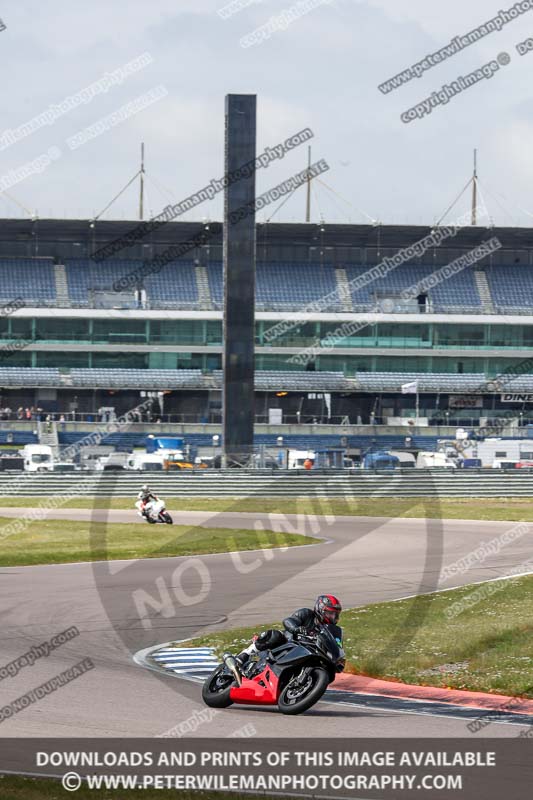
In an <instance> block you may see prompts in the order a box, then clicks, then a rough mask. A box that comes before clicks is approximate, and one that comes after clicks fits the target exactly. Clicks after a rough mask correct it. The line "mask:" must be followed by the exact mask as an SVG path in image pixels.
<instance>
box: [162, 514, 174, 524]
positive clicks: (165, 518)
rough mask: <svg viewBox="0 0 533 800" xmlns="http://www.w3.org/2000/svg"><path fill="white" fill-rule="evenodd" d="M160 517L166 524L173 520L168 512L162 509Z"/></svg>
mask: <svg viewBox="0 0 533 800" xmlns="http://www.w3.org/2000/svg"><path fill="white" fill-rule="evenodd" d="M161 517H162V519H163V522H165V523H166V524H167V525H172V523H173V520H172V517H171V516H170V514H169V513H168V511H164V512H163V513H162V514H161Z"/></svg>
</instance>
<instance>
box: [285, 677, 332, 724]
mask: <svg viewBox="0 0 533 800" xmlns="http://www.w3.org/2000/svg"><path fill="white" fill-rule="evenodd" d="M328 685H329V675H328V673H327V672H326V670H325V669H321V667H314V668H313V669H311V670H310V671H309V672H308V673H307V675H306V678H305V679H304V681H303V682H302V681H301V680H298V676H295V677H294V678H292V679H291V680H290V681H289V683H288V684H287V685H286V686H285V688H284V689H283V691H282V692H281V694H280V697H279V700H278V708H279V710H280V711H281V713H282V714H302V713H303V712H304V711H307V709H308V708H311V706H314V704H315V703H317V702H318V701H319V700H320V698H321V697H322V695H323V694H324V692H325V691H326V689H327V688H328Z"/></svg>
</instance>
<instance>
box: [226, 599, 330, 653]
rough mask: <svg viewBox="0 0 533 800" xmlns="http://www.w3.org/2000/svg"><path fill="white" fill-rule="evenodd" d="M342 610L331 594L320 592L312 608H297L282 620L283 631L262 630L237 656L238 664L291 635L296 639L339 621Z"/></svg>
mask: <svg viewBox="0 0 533 800" xmlns="http://www.w3.org/2000/svg"><path fill="white" fill-rule="evenodd" d="M341 611H342V605H341V602H340V600H339V599H338V598H337V597H335V595H333V594H321V595H319V596H318V597H317V599H316V601H315V605H314V608H299V609H298V610H297V611H295V612H294V613H293V614H291V615H290V617H286V618H285V619H284V620H283V627H284V628H285V631H284V632H282V631H278V630H276V629H270V630H267V631H263V632H262V633H260V634H259V636H257V637H255V638H254V640H253V642H252V644H251V645H249V647H247V648H246V649H245V650H243V651H242V652H241V653H239V655H238V656H237V661H238V663H239V664H240V666H243V665H244V664H246V663H247V661H248V660H249V659H250V657H251V656H253V655H256V654H257V653H259V652H262V651H265V650H272V649H273V648H275V647H281V645H283V644H285V643H286V642H287V640H288V639H290V638H291V637H292V638H293V639H298V637H299V636H313V635H314V634H315V633H317V632H318V630H319V629H320V626H321V625H335V626H337V623H338V621H339V617H340V614H341ZM338 635H339V638H342V631H341V629H340V628H339V629H338Z"/></svg>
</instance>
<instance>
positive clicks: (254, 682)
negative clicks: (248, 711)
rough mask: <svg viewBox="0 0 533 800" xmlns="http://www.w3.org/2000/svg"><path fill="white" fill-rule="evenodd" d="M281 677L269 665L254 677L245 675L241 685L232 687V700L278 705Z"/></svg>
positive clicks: (253, 703) (252, 703)
mask: <svg viewBox="0 0 533 800" xmlns="http://www.w3.org/2000/svg"><path fill="white" fill-rule="evenodd" d="M279 695H280V689H279V678H278V676H277V675H275V674H274V672H273V671H272V667H271V666H269V665H267V666H266V667H265V669H264V670H263V672H261V673H259V675H255V676H254V677H253V678H245V677H244V676H243V678H242V683H241V685H240V686H233V687H232V688H231V689H230V693H229V696H230V700H232V701H233V702H234V703H242V704H246V703H248V704H250V705H270V706H273V705H276V704H277V702H278V700H279Z"/></svg>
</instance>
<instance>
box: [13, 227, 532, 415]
mask: <svg viewBox="0 0 533 800" xmlns="http://www.w3.org/2000/svg"><path fill="white" fill-rule="evenodd" d="M135 225H136V223H135V222H129V223H128V222H98V223H96V224H89V223H88V222H86V221H72V220H65V221H60V220H2V221H0V279H1V280H0V303H1V304H2V306H5V310H4V312H3V313H0V337H1V340H2V345H0V353H1V359H0V387H1V388H2V399H1V405H2V407H4V408H5V407H8V408H9V409H10V410H11V411H12V412H13V413H14V410H15V409H17V408H19V407H20V406H23V407H27V406H29V407H31V406H33V407H35V408H38V407H40V408H42V409H43V410H44V411H47V412H51V413H54V414H64V415H66V418H67V419H74V418H76V415H78V417H79V415H82V417H79V418H89V417H91V418H93V419H95V418H96V415H97V412H98V409H99V408H100V407H115V408H116V410H117V413H122V412H123V411H125V410H128V409H129V408H132V407H133V406H135V405H136V403H138V402H139V397H140V392H147V391H149V392H152V391H153V392H159V393H160V398H163V399H162V400H161V399H160V400H159V401H158V402H159V404H160V407H159V409H157V407H156V415H158V416H159V415H160V418H162V421H169V422H170V421H172V420H174V421H179V420H181V421H184V420H187V421H192V422H193V421H196V422H202V423H206V422H207V423H210V422H212V423H217V422H219V421H220V394H221V384H222V373H221V368H222V311H221V309H222V301H223V274H222V227H221V225H220V224H218V223H210V225H209V240H208V242H207V243H206V244H205V245H202V246H196V247H194V248H191V250H190V252H188V253H187V254H185V255H184V257H183V258H180V259H179V260H174V261H170V262H169V263H167V264H166V265H165V266H164V267H163V268H159V269H157V270H153V271H152V272H150V263H151V260H152V259H154V258H155V257H156V256H157V255H158V254H160V253H162V252H164V251H165V250H166V248H168V247H169V246H170V245H173V244H177V243H180V242H184V241H188V240H190V239H191V238H192V237H193V236H195V235H197V234H198V233H199V232H201V231H202V230H204V226H203V225H202V224H201V223H184V222H179V223H168V224H167V225H165V226H163V227H161V228H159V229H158V230H157V231H153V232H152V233H151V234H150V235H149V237H146V239H147V240H146V241H145V240H142V239H141V240H139V241H138V243H137V244H135V245H131V246H130V247H129V248H125V249H123V250H122V251H121V252H119V253H117V254H116V255H115V256H114V257H112V258H109V259H106V260H104V261H97V260H95V259H94V258H92V257H91V256H92V254H93V253H94V252H95V251H96V250H97V249H98V248H99V247H101V246H103V245H104V244H106V243H107V242H109V241H113V240H115V239H117V238H119V237H121V236H123V235H124V234H126V233H128V232H129V231H131V229H132V228H134V227H135ZM429 232H430V231H429V230H428V229H427V228H423V227H420V228H417V227H397V226H381V225H377V226H354V225H331V226H330V225H326V224H321V225H314V224H308V225H292V224H266V225H258V227H257V257H258V262H257V285H256V368H257V371H256V381H255V383H256V394H257V409H258V417H261V418H262V419H263V420H266V419H267V418H268V416H269V412H270V411H271V410H272V409H276V408H277V409H280V410H281V411H282V414H283V417H282V420H283V421H284V422H285V421H292V422H298V423H300V422H304V421H307V422H316V421H318V422H321V423H324V422H325V421H341V420H344V421H345V424H346V422H348V423H350V424H355V423H356V422H361V423H363V424H368V423H370V422H372V423H375V422H385V421H386V419H387V418H389V417H390V418H395V419H398V418H401V417H406V416H413V412H414V399H413V398H412V397H410V396H409V395H403V394H402V386H404V385H405V384H407V383H416V385H417V388H418V393H419V395H420V396H419V410H420V416H421V417H424V418H426V419H427V420H429V423H430V424H431V420H432V419H435V418H442V416H443V413H444V412H445V411H448V412H449V413H448V415H447V416H448V418H453V419H460V418H461V416H462V415H463V416H465V418H466V417H468V418H469V419H471V421H472V424H473V425H475V424H477V422H479V420H481V419H483V418H487V417H495V416H498V415H500V414H504V413H506V412H507V411H508V410H509V409H516V411H517V414H518V413H519V412H520V413H521V415H522V417H523V418H524V419H527V418H529V416H531V417H533V410H532V413H531V414H530V413H529V405H530V404H529V400H528V398H527V395H528V393H530V392H533V370H532V369H530V368H529V366H528V364H527V359H528V357H529V353H530V351H531V347H532V346H533V314H532V313H531V307H532V304H533V235H531V233H530V232H529V230H525V229H512V228H505V229H504V228H498V229H487V228H482V227H472V228H464V229H462V230H460V231H459V232H458V233H457V235H456V236H455V237H452V238H451V239H449V240H448V241H445V242H443V244H442V245H441V246H440V247H435V248H433V249H432V250H430V251H427V252H426V253H425V254H424V255H423V256H421V257H418V256H414V257H413V258H411V259H410V260H407V259H405V262H404V263H402V264H400V265H399V266H397V267H395V268H394V269H392V270H390V271H389V273H388V274H387V275H386V276H384V277H380V278H378V279H377V280H375V279H372V280H366V279H365V276H366V275H367V274H368V272H369V271H370V270H371V269H372V267H373V266H375V265H376V264H379V263H381V262H382V260H383V259H384V258H392V257H393V256H394V255H395V254H397V253H398V252H399V251H400V250H402V249H404V248H406V247H408V246H410V245H412V244H413V243H415V242H417V241H419V240H421V239H423V238H424V237H425V236H427V235H428V233H429ZM494 236H496V237H497V238H498V239H499V240H500V242H501V244H502V247H501V248H500V249H499V250H497V251H496V252H494V253H493V254H492V255H490V256H488V257H486V258H485V259H484V260H482V261H480V262H478V263H476V264H475V265H474V266H470V267H467V268H466V269H464V270H462V271H459V272H458V273H457V274H454V275H453V276H451V277H450V278H448V279H446V280H443V281H441V282H439V283H436V284H435V285H434V286H432V287H431V288H429V289H427V291H423V292H421V293H420V295H419V296H417V297H414V296H413V297H412V298H411V299H410V300H405V299H404V298H403V297H402V293H405V291H406V290H407V289H410V288H412V287H414V286H418V285H420V284H421V282H422V281H424V280H425V279H427V278H428V277H429V276H430V275H432V274H433V273H434V272H435V271H436V270H438V269H439V268H440V267H442V266H443V265H446V264H448V263H450V262H451V261H453V260H454V259H456V258H457V257H458V256H459V255H461V254H463V253H466V252H468V251H469V250H471V249H472V248H473V247H475V246H477V245H479V244H480V243H482V242H483V241H485V240H487V239H489V238H492V237H494ZM143 265H146V266H147V267H148V269H146V270H145V272H146V273H147V274H146V277H145V278H143V279H142V280H141V279H136V281H134V282H133V283H134V285H132V286H130V288H128V289H125V290H120V291H116V290H115V289H116V284H117V281H120V279H121V278H124V277H125V276H127V275H129V274H136V275H139V274H141V270H140V268H141V267H142V266H143ZM17 298H20V299H21V300H22V302H23V303H24V307H22V308H19V309H18V310H15V311H13V312H12V310H11V309H10V308H9V304H10V303H11V302H12V301H14V300H15V299H17ZM280 322H283V327H282V328H280V329H278V330H276V332H275V334H274V335H273V334H272V330H273V329H275V326H276V325H279V323H280ZM341 326H342V328H341ZM339 329H341V330H342V333H341V334H339ZM312 348H315V349H314V351H313V349H312ZM306 349H307V350H306ZM302 350H304V352H308V353H310V355H308V356H307V357H306V358H305V359H303V360H301V361H298V359H295V358H294V357H295V356H298V355H299V354H301V352H302ZM524 362H526V364H525V366H524ZM502 374H503V379H501V380H500V383H494V381H493V380H492V379H494V378H497V377H498V376H501V375H502ZM489 380H492V383H487V381H489ZM515 395H516V398H515V397H514V396H515ZM519 395H520V396H522V395H523V397H519ZM83 415H85V417H83Z"/></svg>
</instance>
